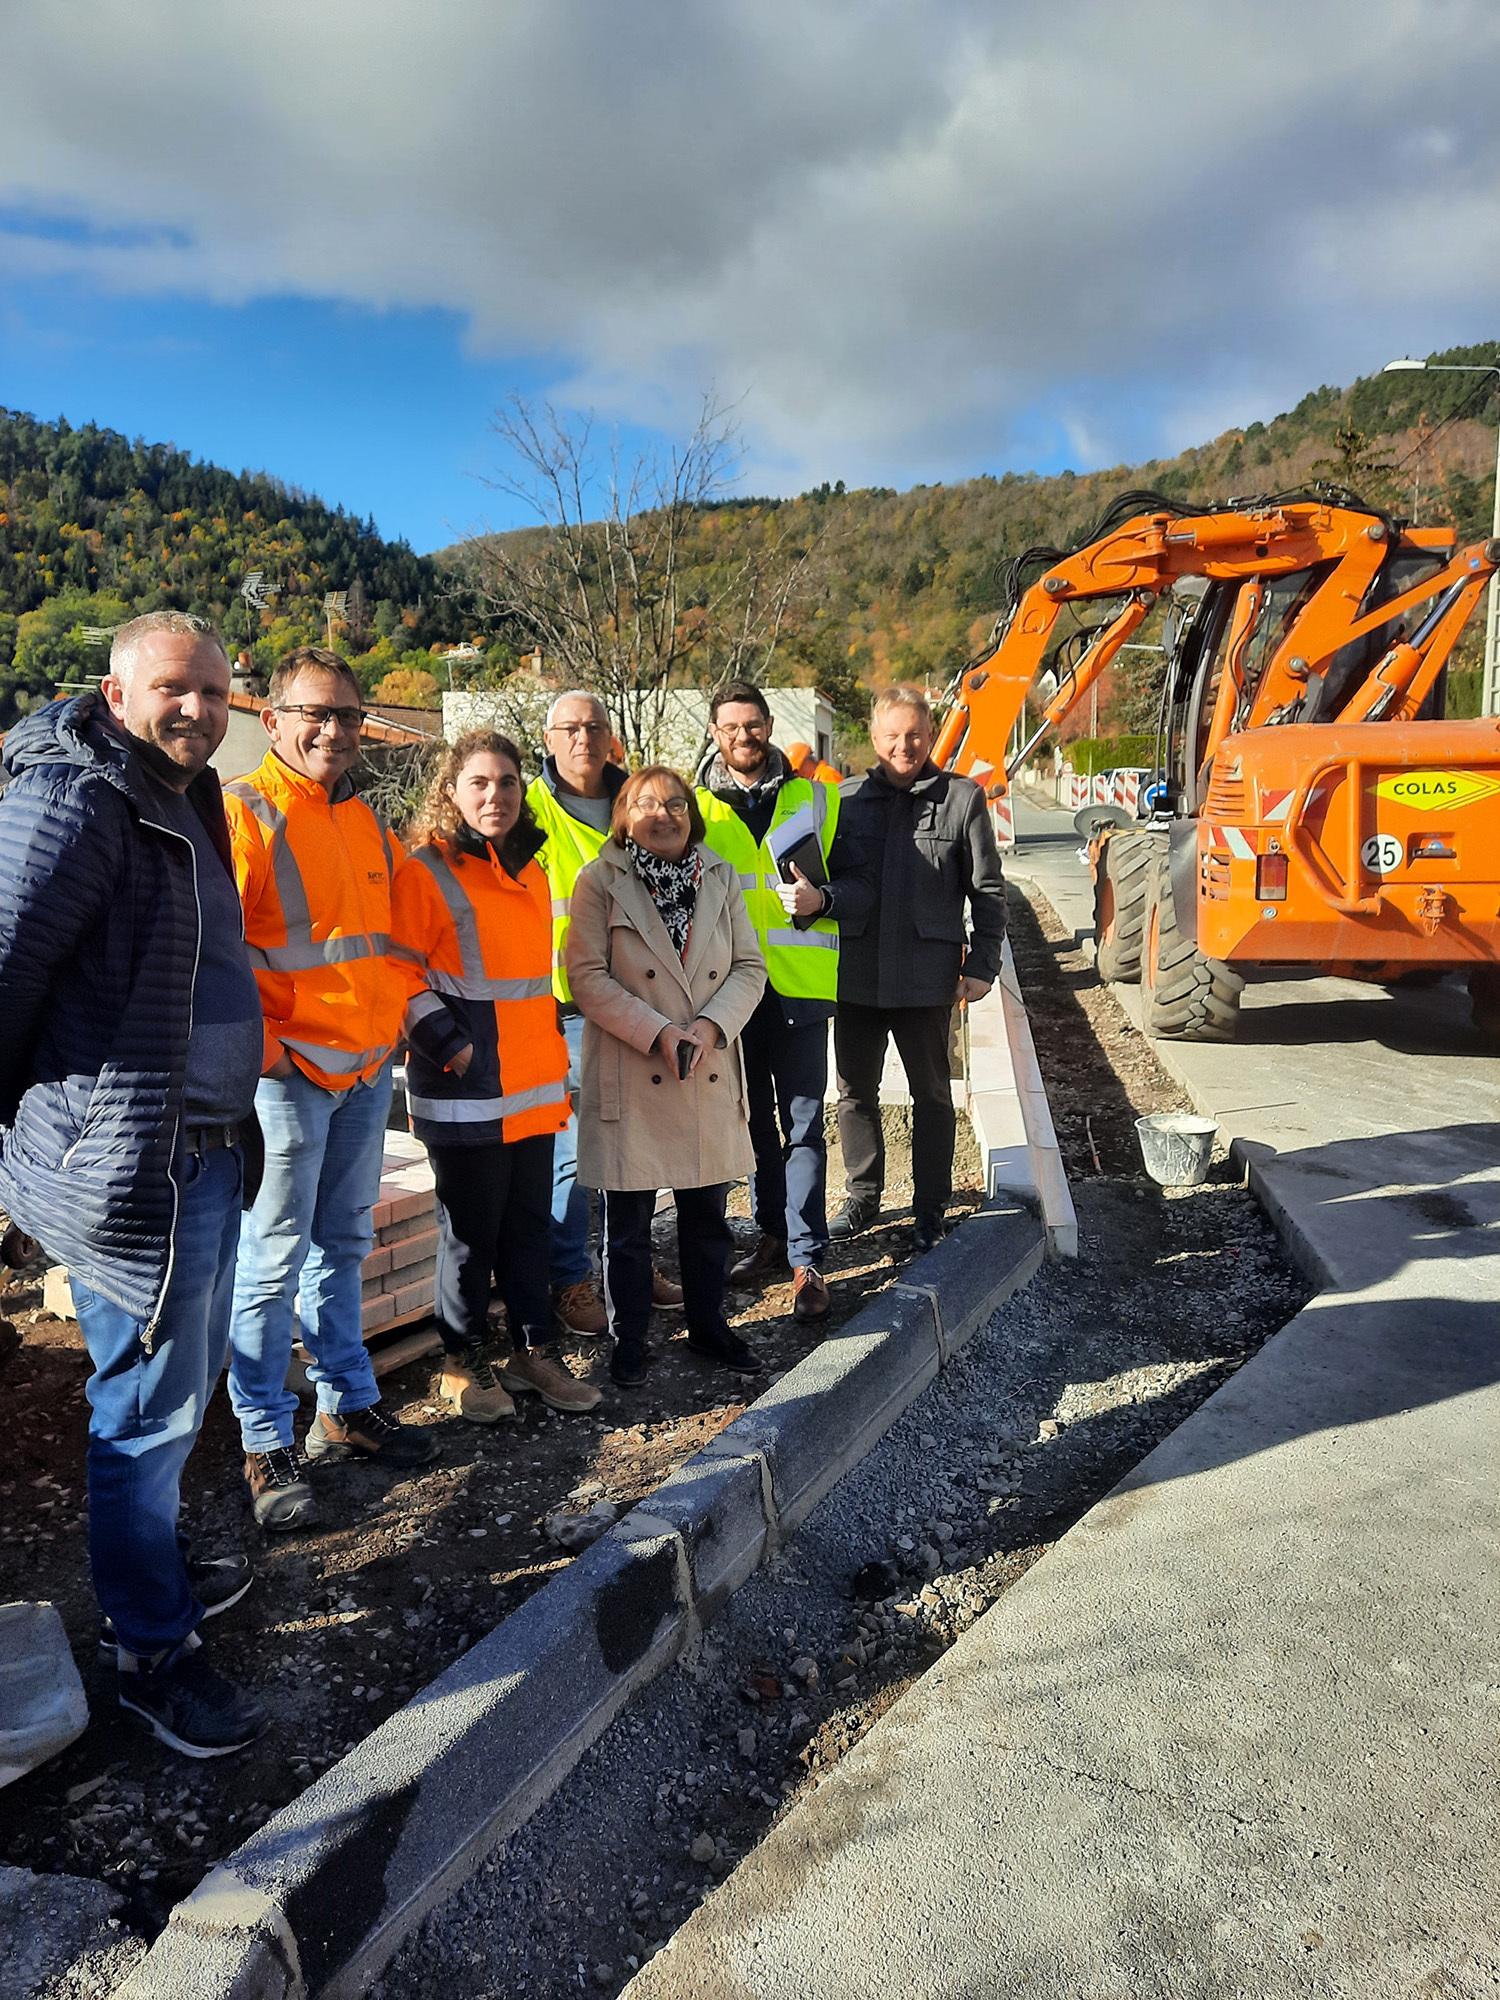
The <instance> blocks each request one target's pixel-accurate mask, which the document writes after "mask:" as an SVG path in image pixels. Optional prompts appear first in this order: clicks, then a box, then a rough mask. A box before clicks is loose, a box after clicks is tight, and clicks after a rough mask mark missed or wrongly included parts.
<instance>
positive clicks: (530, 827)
mask: <svg viewBox="0 0 1500 2000" xmlns="http://www.w3.org/2000/svg"><path fill="white" fill-rule="evenodd" d="M424 836H425V838H423V837H424ZM418 838H419V839H421V840H422V842H423V844H422V845H420V846H417V847H416V848H414V849H413V851H412V855H411V862H410V865H409V866H407V867H406V868H404V869H403V870H402V871H401V873H400V875H398V877H397V878H396V892H395V897H394V901H393V905H392V927H393V935H392V943H393V948H394V950H395V951H396V952H397V953H399V954H400V955H401V956H402V957H404V958H406V959H407V960H409V961H410V962H411V964H412V965H413V966H414V967H415V968H416V971H417V974H418V975H419V976H420V978H421V979H422V982H423V985H422V988H421V990H420V991H419V992H417V993H416V994H415V995H414V996H413V998H412V1000H411V1001H410V1003H409V1005H408V1007H407V1014H406V1036H407V1042H408V1045H409V1052H408V1056H407V1065H406V1079H407V1101H408V1103H409V1106H410V1109H411V1117H412V1127H413V1130H414V1131H415V1132H416V1135H417V1137H418V1138H419V1139H420V1140H421V1141H422V1142H423V1144H424V1145H425V1146H426V1148H427V1150H428V1153H429V1154H430V1156H431V1159H432V1166H433V1174H434V1177H435V1180H436V1183H437V1214H438V1258H437V1316H438V1326H439V1329H440V1331H441V1333H442V1337H443V1346H444V1348H445V1350H446V1356H445V1362H444V1367H443V1372H442V1377H441V1380H440V1382H439V1396H440V1399H441V1400H442V1401H443V1402H445V1403H448V1404H449V1405H450V1406H451V1407H452V1408H453V1409H455V1410H457V1411H458V1413H459V1415H460V1416H463V1417H467V1418H468V1419H469V1420H470V1422H472V1423H481V1424H492V1423H494V1422H495V1421H496V1420H497V1419H498V1418H500V1417H513V1416H514V1415H515V1413H516V1406H515V1403H514V1402H513V1401H512V1397H511V1392H512V1391H534V1392H535V1393H537V1394H538V1395H540V1396H541V1398H542V1400H543V1402H545V1403H547V1404H548V1405H549V1406H550V1407H551V1408H552V1409H554V1410H591V1409H592V1408H593V1407H594V1405H595V1404H596V1403H597V1402H598V1401H599V1391H598V1390H597V1389H595V1388H592V1387H590V1385H589V1384H588V1383H586V1382H580V1381H578V1380H577V1379H576V1378H575V1377H574V1376H573V1375H571V1374H570V1373H569V1372H568V1370H567V1369H566V1368H564V1367H562V1366H561V1365H560V1364H559V1363H558V1362H556V1361H555V1360H553V1359H551V1358H550V1357H549V1356H548V1355H547V1354H546V1353H545V1352H543V1350H542V1347H541V1345H540V1343H541V1342H542V1341H543V1340H545V1339H546V1338H547V1335H548V1333H549V1332H550V1330H551V1324H552V1307H551V1298H550V1293H549V1289H548V1243H549V1234H550V1229H551V1209H552V1147H553V1142H554V1139H555V1137H556V1135H557V1133H558V1132H559V1131H561V1130H562V1129H563V1127H564V1126H565V1125H566V1124H567V1122H568V1115H569V1107H568V1050H567V1044H566V1043H565V1042H564V1040H563V1038H562V1036H561V1034H560V1033H559V1032H558V1027H557V1008H556V1003H555V1001H554V1000H553V997H552V900H551V891H550V890H549V888H548V886H547V878H546V877H545V875H543V873H542V871H541V869H540V868H539V867H538V865H537V863H536V860H535V858H534V857H535V855H536V852H537V850H538V848H540V847H541V846H542V844H543V842H544V839H545V835H544V834H543V833H542V832H541V830H540V829H539V828H538V826H537V825H536V822H535V821H534V820H533V818H532V816H531V812H530V809H529V807H528V806H527V804H526V800H525V794H524V791H523V788H522V782H521V758H520V753H519V751H518V750H517V749H516V746H515V745H514V744H513V743H512V742H511V741H510V740H509V738H508V737H504V736H500V735H497V734H496V733H495V732H494V731H492V730H483V729H475V730H470V731H469V732H468V734H467V735H464V736H461V737H460V738H459V739H458V741H457V742H456V743H455V744H453V746H452V747H451V748H450V749H449V750H448V752H447V754H446V755H445V756H444V758H443V760H442V762H441V764H440V766H439V768H438V771H437V774H436V776H435V777H434V779H433V781H432V786H431V789H430V790H429V792H428V795H427V803H426V806H425V807H424V810H423V815H422V819H421V821H420V822H419V827H418ZM492 1279H493V1280H494V1282H495V1283H496V1284H497V1285H498V1286H499V1290H500V1296H501V1297H502V1298H503V1299H504V1301H505V1310H506V1316H507V1318H508V1319H509V1322H510V1334H511V1342H512V1346H513V1349H514V1352H513V1353H512V1354H511V1355H510V1356H509V1357H508V1359H506V1360H505V1361H504V1362H503V1363H501V1364H500V1365H499V1366H498V1367H497V1366H496V1364H495V1362H494V1360H493V1358H492V1357H491V1355H490V1354H489V1352H488V1346H489V1303H490V1285H491V1280H492Z"/></svg>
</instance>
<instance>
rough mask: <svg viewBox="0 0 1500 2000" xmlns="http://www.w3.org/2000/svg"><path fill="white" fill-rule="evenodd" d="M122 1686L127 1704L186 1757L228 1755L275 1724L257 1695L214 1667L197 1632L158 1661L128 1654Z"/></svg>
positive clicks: (130, 1711) (129, 1710)
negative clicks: (227, 1677)
mask: <svg viewBox="0 0 1500 2000" xmlns="http://www.w3.org/2000/svg"><path fill="white" fill-rule="evenodd" d="M118 1689H119V1702H120V1706H121V1708H123V1709H124V1710H125V1711H126V1713H127V1714H128V1715H133V1716H135V1717H136V1719H137V1720H138V1721H139V1722H143V1723H144V1724H145V1726H146V1727H147V1729H149V1730H150V1732H151V1734H152V1735H153V1736H155V1737H156V1738H157V1739H158V1741H160V1742H162V1743H165V1744H166V1745H167V1746H168V1748H169V1749H172V1750H178V1751H180V1752H181V1753H182V1755H183V1756H184V1757H228V1756H230V1755H232V1754H233V1752H234V1751H236V1750H243V1749H245V1748H246V1746H247V1745H249V1744H251V1743H253V1742H254V1741H255V1740H256V1738H257V1737H258V1736H263V1735H264V1734H265V1732H266V1730H267V1729H268V1728H269V1726H270V1717H269V1716H268V1715H267V1714H266V1711H265V1710H264V1709H263V1708H262V1707H261V1705H260V1703H259V1702H258V1701H256V1700H255V1699H254V1698H253V1696H251V1695H248V1694H246V1693H245V1692H244V1690H243V1689H242V1688H237V1687H236V1686H235V1685H234V1683H233V1682H232V1681H226V1680H225V1679H224V1678H223V1677H222V1676H221V1675H219V1674H216V1673H215V1672H214V1670H213V1668H212V1667H211V1666H210V1665H209V1664H208V1662H207V1660H205V1659H204V1658H203V1653H202V1648H201V1647H200V1646H199V1644H198V1641H197V1638H196V1635H193V1634H190V1635H189V1637H188V1638H187V1639H186V1640H184V1641H183V1643H182V1645H181V1646H178V1647H176V1648H175V1649H174V1650H173V1651H172V1652H170V1653H165V1654H163V1655H161V1657H160V1658H159V1659H157V1660H156V1661H155V1662H151V1661H147V1660H143V1659H140V1658H138V1657H137V1656H136V1655H134V1654H126V1655H125V1657H124V1658H123V1659H122V1660H121V1661H120V1678H119V1683H118Z"/></svg>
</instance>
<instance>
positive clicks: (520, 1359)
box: [500, 1347, 599, 1412]
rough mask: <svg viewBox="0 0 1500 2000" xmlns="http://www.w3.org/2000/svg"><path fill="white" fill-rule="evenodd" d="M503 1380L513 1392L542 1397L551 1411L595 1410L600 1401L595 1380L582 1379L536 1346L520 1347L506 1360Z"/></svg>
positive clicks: (501, 1373)
mask: <svg viewBox="0 0 1500 2000" xmlns="http://www.w3.org/2000/svg"><path fill="white" fill-rule="evenodd" d="M500 1380H501V1381H502V1382H503V1383H504V1384H505V1386H506V1388H507V1389H509V1390H510V1391H511V1392H512V1393H513V1394H516V1395H522V1396H529V1395H537V1396H540V1397H541V1399H542V1401H543V1402H544V1403H545V1404H546V1405H547V1408H548V1409H549V1410H567V1411H569V1412H572V1411H575V1410H578V1411H581V1410H591V1409H593V1407H594V1405H595V1404H596V1403H597V1402H598V1401H599V1391H598V1390H597V1389H596V1388H595V1387H594V1385H593V1383H592V1382H580V1381H579V1379H578V1377H577V1376H576V1375H572V1374H570V1373H569V1372H568V1370H567V1369H566V1368H564V1367H563V1366H562V1364H561V1362H558V1361H554V1360H553V1359H552V1357H551V1355H550V1354H543V1353H541V1351H540V1350H539V1349H537V1348H535V1347H518V1348H517V1349H516V1351H515V1353H514V1354H512V1355H511V1357H510V1359H509V1360H508V1361H504V1362H502V1363H501V1366H500Z"/></svg>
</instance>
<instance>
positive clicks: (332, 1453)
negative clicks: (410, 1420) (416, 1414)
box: [305, 1403, 438, 1466]
mask: <svg viewBox="0 0 1500 2000" xmlns="http://www.w3.org/2000/svg"><path fill="white" fill-rule="evenodd" d="M437 1448H438V1447H437V1439H436V1438H435V1437H434V1436H433V1435H432V1433H431V1432H430V1431H425V1430H418V1429H417V1427H416V1426H415V1425H414V1424H398V1423H397V1422H396V1419H395V1418H394V1417H388V1416H387V1415H386V1413H385V1411H384V1410H383V1409H382V1408H381V1407H380V1405H379V1403H371V1404H370V1406H369V1408H368V1409H364V1410H339V1411H338V1412H337V1413H335V1412H334V1411H332V1410H319V1412H318V1414H317V1415H316V1416H315V1417H314V1418H313V1421H312V1428H311V1429H310V1430H309V1431H308V1433H307V1438H306V1440H305V1449H306V1452H307V1455H308V1457H309V1458H310V1459H312V1460H313V1461H314V1463H315V1464H322V1465H347V1464H348V1463H349V1462H350V1461H351V1460H352V1459H359V1458H364V1459H377V1460H378V1461H379V1462H380V1464H382V1465H399V1466H409V1465H426V1464H427V1463H428V1462H429V1461H430V1460H431V1459H434V1458H436V1456H437Z"/></svg>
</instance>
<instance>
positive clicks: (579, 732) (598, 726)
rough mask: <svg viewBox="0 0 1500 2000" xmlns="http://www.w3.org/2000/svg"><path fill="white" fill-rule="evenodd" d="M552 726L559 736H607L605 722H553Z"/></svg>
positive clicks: (607, 726)
mask: <svg viewBox="0 0 1500 2000" xmlns="http://www.w3.org/2000/svg"><path fill="white" fill-rule="evenodd" d="M552 728H553V729H554V730H555V731H556V733H557V734H558V735H559V736H608V735H609V733H610V731H609V724H608V723H607V722H554V723H553V725H552Z"/></svg>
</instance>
